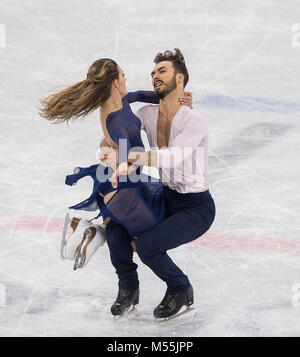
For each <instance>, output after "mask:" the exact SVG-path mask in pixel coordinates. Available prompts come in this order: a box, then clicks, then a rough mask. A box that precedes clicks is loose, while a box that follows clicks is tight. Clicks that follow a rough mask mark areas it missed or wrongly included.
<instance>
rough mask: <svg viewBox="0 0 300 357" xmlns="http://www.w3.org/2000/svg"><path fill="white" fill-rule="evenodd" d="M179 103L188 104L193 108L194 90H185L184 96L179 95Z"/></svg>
mask: <svg viewBox="0 0 300 357" xmlns="http://www.w3.org/2000/svg"><path fill="white" fill-rule="evenodd" d="M178 100H179V103H180V104H182V105H186V106H188V107H190V108H191V109H193V93H192V92H184V96H183V97H179V99H178Z"/></svg>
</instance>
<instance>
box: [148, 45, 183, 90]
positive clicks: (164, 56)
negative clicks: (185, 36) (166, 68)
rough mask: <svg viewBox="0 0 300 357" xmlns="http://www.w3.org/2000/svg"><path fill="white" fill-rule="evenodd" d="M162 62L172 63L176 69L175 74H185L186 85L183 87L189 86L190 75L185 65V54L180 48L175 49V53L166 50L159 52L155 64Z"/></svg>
mask: <svg viewBox="0 0 300 357" xmlns="http://www.w3.org/2000/svg"><path fill="white" fill-rule="evenodd" d="M162 61H171V62H172V63H173V67H174V73H175V74H177V73H183V74H184V83H183V87H185V86H186V85H187V82H188V81H189V73H188V70H187V68H186V65H185V61H184V57H183V54H182V53H181V51H180V49H179V48H174V51H169V50H166V51H165V52H163V53H161V52H159V53H158V54H157V55H156V57H155V58H154V63H156V64H157V63H159V62H162Z"/></svg>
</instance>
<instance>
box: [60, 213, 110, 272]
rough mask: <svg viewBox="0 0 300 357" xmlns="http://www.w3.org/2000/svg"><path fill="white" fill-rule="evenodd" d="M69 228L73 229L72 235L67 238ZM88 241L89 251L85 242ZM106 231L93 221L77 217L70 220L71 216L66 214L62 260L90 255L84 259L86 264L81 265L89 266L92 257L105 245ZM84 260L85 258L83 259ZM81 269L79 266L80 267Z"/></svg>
mask: <svg viewBox="0 0 300 357" xmlns="http://www.w3.org/2000/svg"><path fill="white" fill-rule="evenodd" d="M68 228H71V229H72V232H71V234H70V235H69V236H68V237H67V230H68ZM87 238H89V239H88V245H87V246H89V249H88V250H87V246H86V244H83V242H84V241H85V240H86V239H87ZM105 241H106V238H105V229H104V228H103V227H101V226H99V225H94V224H93V223H92V222H91V221H89V220H87V219H81V218H77V217H73V218H72V219H71V218H70V216H69V214H68V213H67V214H66V218H65V224H64V229H63V234H62V241H61V258H62V259H70V260H74V259H76V258H77V260H78V258H79V256H80V254H84V255H83V257H84V256H86V254H88V256H87V257H86V258H88V259H86V258H84V262H83V263H82V264H81V265H82V266H83V264H84V265H86V264H87V262H88V261H89V260H90V258H91V257H92V255H93V254H94V253H95V252H96V250H97V249H98V248H99V247H100V246H101V245H103V244H104V243H105ZM80 247H81V248H82V249H84V252H83V251H82V252H81V249H80ZM82 259H83V258H82ZM82 259H80V261H81V260H82ZM78 267H79V266H78Z"/></svg>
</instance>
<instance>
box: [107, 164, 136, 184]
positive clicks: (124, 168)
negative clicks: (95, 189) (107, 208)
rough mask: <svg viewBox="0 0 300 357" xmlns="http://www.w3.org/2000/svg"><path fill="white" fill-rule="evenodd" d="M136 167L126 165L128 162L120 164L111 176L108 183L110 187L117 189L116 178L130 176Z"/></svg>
mask: <svg viewBox="0 0 300 357" xmlns="http://www.w3.org/2000/svg"><path fill="white" fill-rule="evenodd" d="M135 169H136V167H135V166H134V165H130V164H128V162H126V161H124V162H121V163H120V165H119V166H118V168H117V169H116V171H115V172H114V173H113V174H112V176H111V178H110V179H109V181H110V182H111V185H112V187H113V188H117V187H118V177H119V176H121V175H130V174H131V173H132V172H133V171H134V170H135Z"/></svg>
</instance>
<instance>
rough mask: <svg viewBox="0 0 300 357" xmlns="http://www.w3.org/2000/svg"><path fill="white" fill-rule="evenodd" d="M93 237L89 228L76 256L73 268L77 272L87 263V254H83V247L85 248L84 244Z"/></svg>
mask: <svg viewBox="0 0 300 357" xmlns="http://www.w3.org/2000/svg"><path fill="white" fill-rule="evenodd" d="M90 236H91V231H90V230H89V229H88V228H87V229H86V230H85V231H84V235H83V238H82V241H81V243H80V247H79V249H78V252H77V254H76V255H75V263H74V267H73V270H74V271H75V270H77V269H80V268H82V266H83V265H84V263H85V259H86V256H85V254H84V253H83V246H84V243H85V242H86V240H87V239H88V238H89V237H90Z"/></svg>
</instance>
